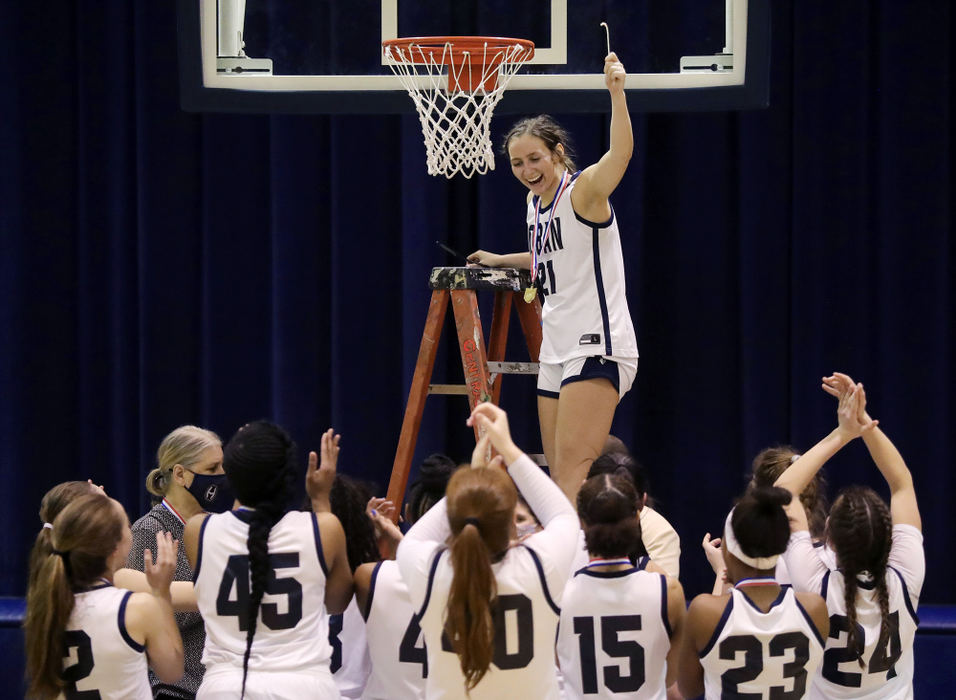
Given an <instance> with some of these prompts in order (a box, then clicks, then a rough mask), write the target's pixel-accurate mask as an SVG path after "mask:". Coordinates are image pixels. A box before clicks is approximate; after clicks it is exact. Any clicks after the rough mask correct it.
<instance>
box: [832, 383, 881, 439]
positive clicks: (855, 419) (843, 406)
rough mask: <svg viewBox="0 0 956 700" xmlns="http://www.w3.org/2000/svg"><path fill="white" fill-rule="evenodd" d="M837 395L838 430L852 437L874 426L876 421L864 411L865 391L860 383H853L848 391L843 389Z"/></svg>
mask: <svg viewBox="0 0 956 700" xmlns="http://www.w3.org/2000/svg"><path fill="white" fill-rule="evenodd" d="M844 376H845V375H844ZM847 379H849V377H847ZM841 382H842V380H841ZM839 397H840V403H839V405H838V406H837V421H838V429H839V430H840V431H842V432H843V433H844V434H845V435H847V436H848V437H851V438H854V437H857V436H859V435H862V434H863V433H864V432H866V431H867V430H872V429H873V428H875V427H876V425H877V423H878V421H875V420H873V419H872V418H870V416H869V415H868V414H867V412H866V391H865V390H864V389H863V385H862V384H854V385H853V387H852V388H851V389H850V390H849V391H846V390H843V392H842V393H841V394H840V395H839Z"/></svg>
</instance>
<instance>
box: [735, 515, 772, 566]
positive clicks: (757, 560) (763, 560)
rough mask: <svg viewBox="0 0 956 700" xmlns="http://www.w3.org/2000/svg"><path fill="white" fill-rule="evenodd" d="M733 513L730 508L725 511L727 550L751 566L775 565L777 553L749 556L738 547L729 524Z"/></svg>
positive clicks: (738, 544)
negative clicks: (767, 555) (728, 510)
mask: <svg viewBox="0 0 956 700" xmlns="http://www.w3.org/2000/svg"><path fill="white" fill-rule="evenodd" d="M733 515H734V511H733V510H731V511H730V512H729V513H727V520H726V521H725V522H724V544H726V545H727V551H728V552H730V553H731V554H733V555H734V556H735V557H737V558H738V559H739V560H740V561H741V563H743V564H746V565H747V566H752V567H753V568H755V569H772V568H773V567H775V566H776V565H777V560H778V559H779V558H780V555H779V554H774V555H773V556H769V557H749V556H747V555H746V554H744V551H743V550H742V549H741V548H740V543H739V542H738V541H737V538H736V537H735V536H734V528H733V525H731V524H730V520H731V518H732V517H733Z"/></svg>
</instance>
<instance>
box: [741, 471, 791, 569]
mask: <svg viewBox="0 0 956 700" xmlns="http://www.w3.org/2000/svg"><path fill="white" fill-rule="evenodd" d="M791 499H792V496H791V495H790V492H789V491H787V490H786V489H782V488H779V487H777V486H754V487H753V488H751V489H750V490H749V491H747V492H746V493H745V494H744V495H743V496H742V497H741V499H740V500H739V501H738V502H737V505H736V506H735V507H734V513H733V515H732V516H731V517H730V525H731V527H733V529H734V537H736V538H737V542H738V543H739V544H740V549H741V550H742V551H743V553H744V554H746V555H747V556H748V557H772V556H773V555H775V554H783V553H784V552H785V551H786V549H787V542H788V541H789V540H790V520H789V519H788V518H787V513H786V511H784V509H783V507H784V506H785V505H787V504H788V503H790V501H791Z"/></svg>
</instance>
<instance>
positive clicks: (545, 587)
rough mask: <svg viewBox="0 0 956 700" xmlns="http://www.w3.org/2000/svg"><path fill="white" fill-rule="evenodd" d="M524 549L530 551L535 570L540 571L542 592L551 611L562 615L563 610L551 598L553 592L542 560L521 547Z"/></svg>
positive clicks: (531, 552)
mask: <svg viewBox="0 0 956 700" xmlns="http://www.w3.org/2000/svg"><path fill="white" fill-rule="evenodd" d="M521 546H522V547H523V548H524V549H526V550H528V554H530V555H531V560H532V561H533V562H534V566H535V568H536V569H537V570H538V578H540V579H541V590H543V591H544V599H545V600H546V601H548V605H550V606H551V609H552V610H553V611H554V614H555V615H560V614H561V608H559V607H558V606H557V605H556V604H555V602H554V599H553V598H552V597H551V591H549V590H548V580H547V579H546V578H545V577H544V566H542V564H541V558H540V557H538V553H537V552H536V551H534V550H533V549H531V547H528V546H526V545H521Z"/></svg>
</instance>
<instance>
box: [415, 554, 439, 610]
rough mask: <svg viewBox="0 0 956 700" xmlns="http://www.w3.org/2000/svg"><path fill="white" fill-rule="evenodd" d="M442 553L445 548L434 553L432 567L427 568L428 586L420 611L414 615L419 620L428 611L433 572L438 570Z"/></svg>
mask: <svg viewBox="0 0 956 700" xmlns="http://www.w3.org/2000/svg"><path fill="white" fill-rule="evenodd" d="M444 553H445V548H444V547H441V548H439V550H438V551H437V552H436V553H435V558H434V559H433V560H432V565H431V566H430V567H429V568H428V585H427V586H426V587H425V601H424V602H423V603H422V607H421V609H420V610H419V611H418V612H416V613H415V614H416V615H418V617H419V618H422V617H425V610H427V609H428V601H429V600H430V599H431V597H432V586H433V585H434V584H435V571H437V570H438V562H439V560H441V555H442V554H444Z"/></svg>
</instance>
